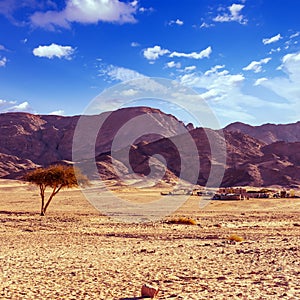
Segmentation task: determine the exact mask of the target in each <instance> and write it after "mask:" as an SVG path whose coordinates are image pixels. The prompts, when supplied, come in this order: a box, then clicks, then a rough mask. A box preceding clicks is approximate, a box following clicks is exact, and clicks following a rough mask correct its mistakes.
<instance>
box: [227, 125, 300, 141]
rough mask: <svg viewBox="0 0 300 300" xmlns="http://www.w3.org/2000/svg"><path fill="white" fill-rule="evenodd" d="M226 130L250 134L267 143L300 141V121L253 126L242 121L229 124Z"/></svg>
mask: <svg viewBox="0 0 300 300" xmlns="http://www.w3.org/2000/svg"><path fill="white" fill-rule="evenodd" d="M224 130H227V131H231V132H241V133H244V134H247V135H250V136H252V137H254V138H256V139H258V140H261V141H263V142H264V143H266V144H271V143H274V142H278V141H283V142H300V121H299V122H296V123H291V124H278V125H276V124H269V123H268V124H264V125H260V126H251V125H248V124H244V123H241V122H235V123H232V124H229V125H228V126H226V127H225V128H224Z"/></svg>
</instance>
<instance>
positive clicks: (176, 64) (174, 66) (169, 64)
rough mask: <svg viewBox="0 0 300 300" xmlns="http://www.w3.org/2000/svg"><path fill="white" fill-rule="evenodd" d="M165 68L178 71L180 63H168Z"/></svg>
mask: <svg viewBox="0 0 300 300" xmlns="http://www.w3.org/2000/svg"><path fill="white" fill-rule="evenodd" d="M166 66H167V67H168V68H177V69H179V68H181V63H180V62H177V63H175V61H170V62H168V63H166Z"/></svg>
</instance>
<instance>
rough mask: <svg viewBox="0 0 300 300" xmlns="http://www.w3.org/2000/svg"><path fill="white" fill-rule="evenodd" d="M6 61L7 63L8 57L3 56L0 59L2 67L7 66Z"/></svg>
mask: <svg viewBox="0 0 300 300" xmlns="http://www.w3.org/2000/svg"><path fill="white" fill-rule="evenodd" d="M6 63H7V58H6V57H2V58H1V59H0V68H1V67H5V66H6Z"/></svg>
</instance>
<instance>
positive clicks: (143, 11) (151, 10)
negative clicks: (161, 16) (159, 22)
mask: <svg viewBox="0 0 300 300" xmlns="http://www.w3.org/2000/svg"><path fill="white" fill-rule="evenodd" d="M153 11H154V8H153V7H148V8H147V7H140V8H139V12H141V13H146V12H148V13H152V12H153Z"/></svg>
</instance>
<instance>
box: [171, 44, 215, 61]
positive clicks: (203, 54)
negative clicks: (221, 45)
mask: <svg viewBox="0 0 300 300" xmlns="http://www.w3.org/2000/svg"><path fill="white" fill-rule="evenodd" d="M211 53H212V48H211V47H210V46H209V47H207V48H206V49H204V50H202V51H200V52H198V53H197V52H192V53H183V52H177V51H174V52H172V53H171V54H170V57H187V58H194V59H202V58H205V57H206V58H209V56H210V54H211Z"/></svg>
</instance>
